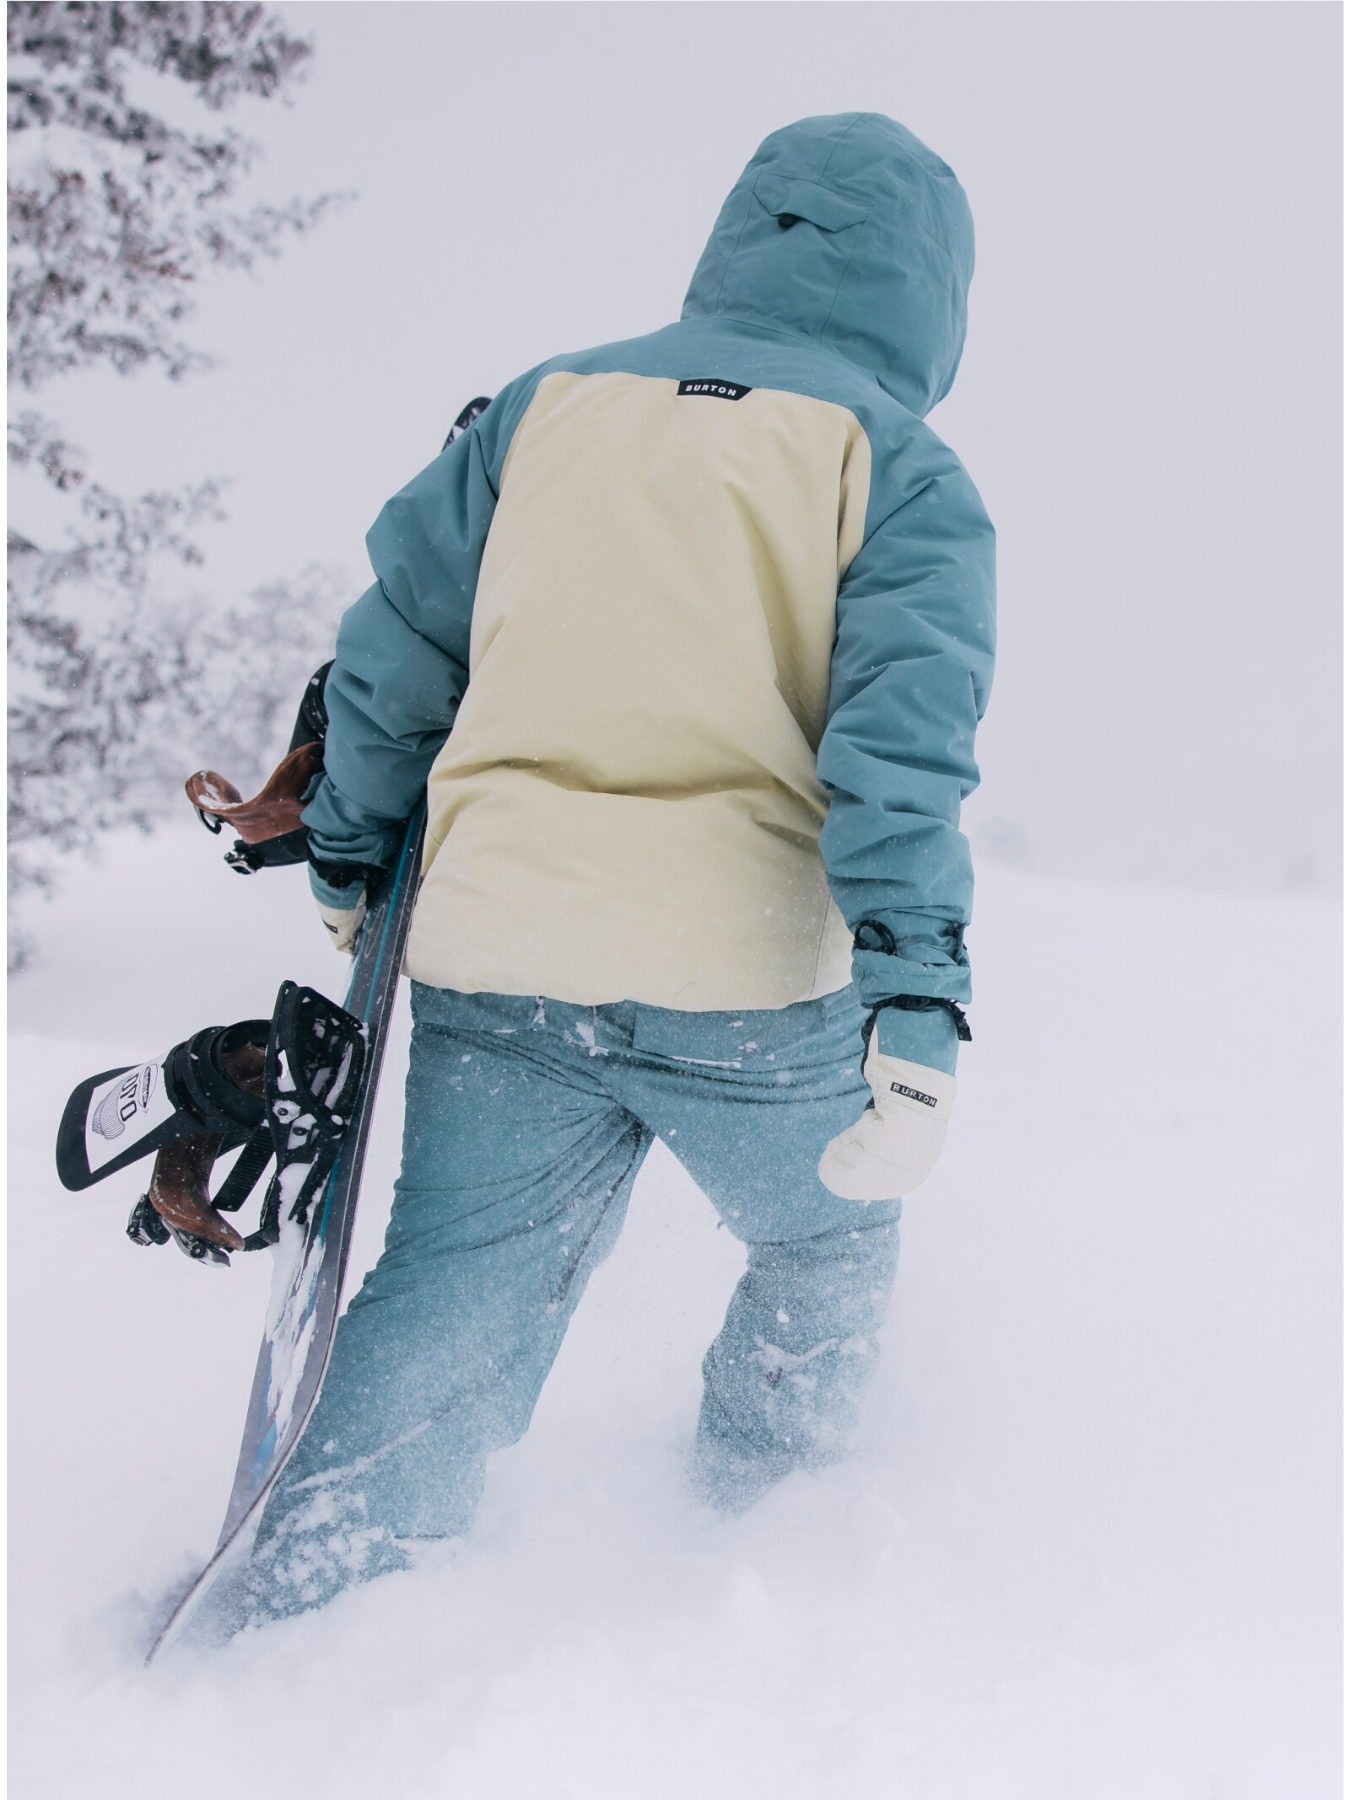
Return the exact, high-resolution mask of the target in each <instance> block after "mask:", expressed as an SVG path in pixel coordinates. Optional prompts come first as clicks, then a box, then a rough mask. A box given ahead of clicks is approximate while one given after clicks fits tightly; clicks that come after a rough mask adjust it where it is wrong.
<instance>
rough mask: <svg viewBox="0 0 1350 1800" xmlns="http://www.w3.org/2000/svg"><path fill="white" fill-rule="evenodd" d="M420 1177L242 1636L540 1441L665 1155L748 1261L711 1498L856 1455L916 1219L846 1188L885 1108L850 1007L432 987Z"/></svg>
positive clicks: (423, 1043) (261, 1571) (334, 1582)
mask: <svg viewBox="0 0 1350 1800" xmlns="http://www.w3.org/2000/svg"><path fill="white" fill-rule="evenodd" d="M413 1018H414V1030H413V1040H412V1055H411V1063H410V1067H409V1071H408V1088H407V1110H406V1118H405V1125H404V1144H403V1169H402V1174H401V1175H400V1178H399V1181H398V1184H397V1188H396V1190H395V1199H394V1206H393V1212H392V1216H391V1218H390V1223H389V1230H388V1235H387V1237H386V1240H385V1250H384V1254H383V1255H382V1256H381V1258H380V1260H379V1262H378V1263H377V1265H376V1266H375V1268H374V1269H373V1270H372V1271H371V1272H370V1274H369V1275H367V1277H366V1279H365V1282H364V1284H363V1286H362V1287H361V1289H360V1291H359V1292H358V1293H357V1294H356V1295H355V1297H354V1298H353V1300H352V1302H351V1305H350V1307H349V1308H348V1310H347V1313H346V1316H345V1317H344V1318H343V1320H342V1321H341V1323H340V1324H339V1326H338V1330H337V1337H336V1341H335V1344H334V1349H333V1359H332V1363H331V1365H330V1367H329V1371H328V1376H327V1379H326V1381H325V1384H324V1388H323V1393H322V1397H321V1399H320V1401H319V1405H318V1407H317V1408H316V1410H315V1413H314V1415H313V1418H312V1419H311V1420H310V1423H309V1426H308V1428H307V1430H306V1432H305V1434H304V1437H303V1438H302V1440H301V1442H300V1444H299V1446H298V1447H297V1450H296V1452H295V1455H294V1457H293V1458H292V1460H291V1462H290V1464H289V1465H288V1467H287V1469H286V1471H285V1473H284V1474H283V1476H282V1478H281V1481H280V1482H279V1484H278V1486H277V1489H276V1490H275V1492H274V1494H273V1496H272V1499H271V1500H270V1502H269V1504H268V1506H267V1509H266V1512H265V1515H264V1519H263V1523H262V1527H261V1529H260V1532H259V1536H258V1540H257V1543H256V1545H255V1548H254V1552H253V1560H252V1563H251V1566H250V1572H249V1576H248V1582H247V1586H248V1590H249V1605H248V1612H249V1615H250V1617H252V1618H253V1619H261V1618H266V1617H269V1616H270V1617H277V1616H280V1615H283V1614H286V1613H289V1612H294V1611H299V1610H302V1609H304V1608H306V1607H309V1606H313V1605H316V1604H321V1603H322V1602H324V1601H325V1600H327V1599H329V1598H330V1597H331V1596H332V1595H333V1594H334V1593H336V1592H337V1591H338V1590H339V1589H341V1588H342V1587H345V1586H346V1585H348V1584H349V1583H350V1582H352V1581H357V1580H364V1579H368V1578H369V1577H370V1576H372V1575H376V1574H379V1573H380V1572H382V1571H383V1570H385V1569H389V1568H397V1567H401V1566H404V1564H405V1562H406V1560H407V1559H406V1550H405V1545H406V1544H407V1542H408V1540H413V1539H419V1538H447V1537H454V1536H458V1535H460V1534H461V1533H463V1532H464V1531H465V1530H466V1529H467V1527H468V1525H469V1522H470V1520H471V1518H472V1516H473V1511H474V1507H475V1504H476V1502H477V1500H478V1496H479V1492H480V1490H481V1488H482V1483H483V1469H484V1462H485V1459H486V1457H487V1455H488V1453H489V1452H490V1451H492V1450H497V1449H501V1448H503V1447H504V1446H505V1445H507V1444H512V1443H514V1442H515V1441H516V1440H517V1439H518V1438H519V1437H520V1436H521V1435H522V1433H523V1432H524V1431H525V1428H526V1426H527V1425H528V1424H529V1421H530V1416H531V1414H532V1413H533V1411H534V1407H535V1402H536V1401H537V1399H538V1397H539V1392H540V1389H541V1388H542V1386H543V1383H544V1379H545V1377H546V1376H547V1374H548V1371H549V1369H550V1367H551V1366H552V1363H553V1359H554V1357H555V1356H556V1355H557V1353H558V1348H559V1346H560V1344H561V1343H562V1338H563V1333H564V1332H565V1331H566V1329H567V1324H568V1320H569V1319H570V1318H571V1315H572V1311H573V1309H574V1308H575V1306H576V1304H577V1301H578V1300H579V1299H580V1297H581V1294H582V1290H583V1289H584V1288H585V1285H586V1282H587V1280H588V1279H589V1277H590V1275H591V1273H592V1271H593V1270H594V1269H596V1268H597V1267H598V1266H599V1264H600V1263H601V1262H602V1261H603V1260H604V1258H605V1257H606V1256H607V1255H608V1254H609V1252H610V1250H611V1249H612V1248H613V1246H614V1243H615V1240H616V1239H617V1237H618V1234H619V1228H620V1226H621V1225H622V1223H623V1217H624V1210H625V1208H626V1206H627V1203H628V1196H629V1193H630V1192H631V1189H632V1186H633V1180H634V1177H635V1176H636V1174H637V1171H638V1168H639V1166H640V1165H641V1162H642V1159H643V1157H644V1155H645V1154H646V1152H647V1149H648V1147H649V1145H650V1144H651V1142H652V1139H653V1138H654V1137H659V1138H661V1140H662V1141H663V1142H664V1143H665V1144H667V1145H668V1146H669V1148H670V1149H671V1150H672V1151H673V1152H674V1154H675V1155H676V1156H677V1157H678V1158H679V1160H680V1161H681V1162H682V1163H683V1165H684V1167H685V1168H686V1169H687V1170H688V1172H689V1174H690V1175H691V1176H692V1177H693V1179H694V1180H695V1181H696V1182H697V1183H698V1185H699V1187H700V1188H702V1190H703V1192H704V1193H705V1194H706V1195H707V1196H708V1198H709V1199H710V1200H711V1201H712V1204H713V1205H714V1206H715V1207H716V1209H717V1211H718V1213H719V1214H720V1216H721V1218H722V1220H723V1222H724V1224H725V1225H726V1227H727V1229H728V1230H729V1231H731V1232H733V1233H734V1235H735V1236H736V1237H738V1238H739V1239H740V1240H741V1241H742V1242H743V1243H744V1244H745V1246H746V1248H747V1251H748V1267H747V1269H746V1273H745V1275H744V1277H743V1279H742V1280H741V1282H740V1284H739V1285H738V1287H737V1288H736V1290H735V1292H734V1294H733V1295H732V1298H731V1303H730V1306H729V1307H728V1310H727V1315H726V1321H725V1323H724V1324H723V1326H722V1329H721V1331H720V1333H719V1334H718V1336H717V1338H716V1340H715V1342H714V1343H713V1345H712V1347H711V1349H710V1350H709V1351H708V1354H707V1357H706V1359H705V1361H704V1365H703V1376H704V1395H703V1404H702V1410H701V1414H700V1417H699V1422H698V1437H697V1446H696V1459H695V1469H696V1480H697V1485H698V1487H699V1488H700V1489H701V1491H702V1493H703V1494H704V1496H705V1497H706V1498H708V1499H710V1500H711V1501H713V1502H714V1503H720V1504H723V1505H726V1506H729V1507H736V1506H740V1505H744V1504H746V1503H747V1502H748V1501H749V1500H751V1499H753V1498H754V1497H755V1496H756V1494H757V1493H758V1492H760V1491H762V1490H763V1489H764V1488H765V1487H766V1486H768V1485H769V1484H770V1483H771V1482H773V1481H776V1480H777V1479H779V1478H780V1477H781V1476H783V1475H785V1474H787V1473H788V1472H790V1471H791V1470H793V1469H797V1468H802V1467H810V1466H818V1465H821V1464H824V1463H827V1462H831V1461H834V1460H836V1459H837V1458H838V1457H839V1456H841V1455H842V1454H843V1453H844V1450H845V1449H846V1446H847V1440H848V1435H849V1432H850V1428H851V1426H852V1424H853V1421H854V1418H855V1414H856V1411H857V1406H858V1402H859V1400H860V1398H861V1396H862V1393H863V1390H864V1388H865V1386H866V1384H867V1381H868V1378H869V1376H870V1374H871V1371H872V1368H873V1365H874V1363H875V1360H876V1355H877V1346H876V1333H877V1329H878V1327H879V1326H880V1325H881V1323H882V1321H883V1319H884V1317H885V1313H886V1306H887V1301H888V1298H889V1295H890V1290H891V1285H892V1282H893V1279H894V1274H895V1264H896V1250H897V1237H898V1226H897V1221H898V1218H899V1213H900V1204H899V1202H898V1201H895V1202H888V1203H882V1204H873V1205H870V1206H862V1205H858V1204H857V1203H854V1202H850V1201H844V1200H838V1199H836V1198H835V1197H834V1196H833V1195H832V1194H831V1193H829V1191H828V1190H827V1189H826V1188H824V1187H823V1186H822V1185H821V1183H820V1180H819V1178H818V1177H817V1174H816V1163H817V1159H818V1158H819V1156H820V1153H821V1151H822V1150H823V1149H824V1147H825V1144H826V1143H827V1141H828V1140H829V1139H830V1138H831V1137H833V1136H834V1135H835V1133H836V1132H839V1131H842V1130H843V1129H844V1128H845V1126H847V1125H849V1124H851V1123H852V1122H853V1120H854V1119H856V1118H857V1117H858V1115H859V1113H860V1112H861V1111H862V1109H863V1107H864V1106H865V1104H866V1103H867V1100H868V1097H869V1096H868V1092H867V1088H866V1086H865V1084H864V1082H863V1080H862V1076H861V1074H860V1072H859V1060H860V1055H861V1051H862V1042H861V1037H860V1030H861V1024H862V1012H861V1009H860V1007H859V1005H858V1002H857V1000H856V998H855V996H854V991H853V989H852V988H851V987H850V988H844V989H842V990H841V991H840V992H839V993H837V994H832V995H829V996H827V997H826V998H825V999H823V1000H812V1001H804V1002H801V1003H800V1004H798V1005H795V1006H788V1007H784V1008H782V1009H779V1010H775V1011H769V1012H742V1013H680V1012H670V1011H666V1010H664V1009H662V1008H658V1007H651V1006H640V1005H636V1004H632V1003H623V1004H617V1005H609V1006H595V1007H591V1006H573V1005H564V1004H563V1003H561V1002H558V1001H554V1000H548V999H543V1000H535V999H527V998H523V997H519V996H509V995H500V994H460V993H455V992H450V991H446V990H442V989H438V988H430V987H424V986H421V985H420V984H418V983H414V984H413Z"/></svg>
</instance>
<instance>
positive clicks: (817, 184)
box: [681, 113, 975, 417]
mask: <svg viewBox="0 0 1350 1800" xmlns="http://www.w3.org/2000/svg"><path fill="white" fill-rule="evenodd" d="M974 268H975V232H974V226H973V224H972V222H971V217H970V207H969V206H968V204H967V203H966V196H965V192H964V190H963V189H962V187H961V184H960V182H959V181H958V180H957V179H956V177H955V175H953V174H952V172H951V170H950V169H949V168H948V167H947V165H946V163H944V162H943V161H942V160H941V159H940V158H939V157H936V156H934V154H933V152H932V151H931V150H929V149H928V148H927V146H926V145H924V144H921V143H920V142H919V140H918V138H916V137H915V136H914V134H913V133H912V132H909V131H906V130H905V128H904V126H903V125H897V124H896V122H895V120H894V119H888V118H886V117H885V116H884V115H883V114H881V113H840V114H836V115H834V116H832V117H827V118H815V119H799V120H798V121H797V123H796V124H795V125H785V126H784V127H783V129H782V130H781V131H775V132H774V133H773V134H772V136H770V137H767V138H765V140H764V142H763V143H762V144H761V145H760V147H759V149H758V150H757V151H756V152H755V154H754V156H753V157H752V158H751V160H750V163H749V165H748V167H747V168H746V170H745V173H744V174H743V175H742V176H741V178H740V180H739V181H738V182H737V183H736V185H735V187H734V188H732V190H731V192H730V194H729V195H728V196H727V200H726V203H725V205H724V206H723V208H722V211H721V213H720V214H719V215H718V219H717V223H716V225H714V227H713V232H712V236H711V237H710V238H709V239H708V244H707V248H706V249H705V250H704V252H703V255H702V257H701V258H700V260H699V264H698V267H697V268H696V269H695V271H694V279H693V281H692V282H691V283H690V286H689V292H688V294H687V295H686V296H685V302H684V308H683V311H682V313H681V317H682V318H686V319H688V318H696V317H701V316H710V315H719V316H721V317H726V318H732V319H739V320H743V321H745V322H746V323H749V324H755V325H763V326H767V327H770V328H772V329H773V330H776V331H786V332H791V333H795V334H798V335H801V336H804V337H808V338H811V339H813V340H814V341H816V342H818V343H821V344H823V345H825V346H826V347H828V348H829V349H831V350H834V351H835V352H837V353H838V354H839V355H841V356H845V357H847V358H848V360H849V361H850V362H852V363H855V364H857V365H858V366H859V367H860V368H863V369H865V370H866V371H867V372H868V374H870V375H872V376H873V377H874V378H875V379H876V381H877V382H879V384H880V385H881V386H882V387H883V388H884V389H885V390H886V392H887V393H888V394H891V395H892V396H893V397H894V398H895V399H897V400H899V401H900V402H901V404H902V405H904V406H906V407H908V408H909V410H910V411H911V412H914V413H917V414H918V415H919V416H920V417H922V416H923V415H924V414H925V413H927V412H928V411H930V409H931V408H932V407H934V406H936V405H937V403H938V401H939V400H940V399H941V398H942V396H943V395H944V394H945V393H946V392H947V390H948V388H950V386H951V384H952V382H953V380H954V379H955V376H956V370H957V365H958V364H959V363H960V360H961V349H962V345H963V344H964V343H965V336H966V294H967V290H968V289H969V287H970V278H971V275H972V274H973V272H974Z"/></svg>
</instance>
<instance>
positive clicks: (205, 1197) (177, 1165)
mask: <svg viewBox="0 0 1350 1800" xmlns="http://www.w3.org/2000/svg"><path fill="white" fill-rule="evenodd" d="M305 748H306V749H307V750H313V749H317V748H318V746H317V745H315V744H306V745H305ZM286 761H287V762H289V761H290V758H289V757H287V759H286ZM285 766H286V764H285V763H283V764H282V765H281V767H282V768H283V769H284V768H285ZM279 773H280V770H278V774H279ZM196 779H197V777H196V776H195V775H194V776H193V780H194V781H195V780H196ZM206 779H207V780H214V779H215V778H214V777H213V776H208V777H206ZM273 779H274V780H275V779H276V777H275V776H274V777H273ZM264 791H266V790H264ZM189 792H191V786H190V784H189ZM195 804H196V803H195V802H194V805H195ZM221 1067H222V1069H223V1070H224V1071H225V1073H226V1074H227V1075H228V1076H229V1078H230V1080H231V1081H232V1082H233V1083H234V1084H235V1086H236V1087H240V1088H242V1089H243V1090H244V1092H245V1093H246V1094H253V1095H255V1096H257V1097H258V1098H259V1099H261V1098H262V1093H263V1067H264V1054H263V1048H262V1045H261V1044H241V1045H240V1046H239V1047H238V1049H236V1050H231V1051H230V1052H228V1054H227V1055H225V1056H224V1057H222V1059H221ZM220 1145H221V1139H220V1137H219V1136H218V1135H216V1134H215V1133H206V1134H203V1135H202V1136H200V1137H185V1138H175V1139H174V1141H173V1142H172V1143H169V1144H165V1145H164V1146H163V1147H162V1148H161V1149H160V1151H159V1152H158V1154H157V1155H156V1157H155V1166H154V1170H153V1171H152V1173H151V1176H150V1204H151V1206H153V1207H154V1209H155V1211H156V1212H157V1213H158V1214H159V1216H160V1218H161V1219H163V1221H164V1223H165V1224H166V1225H173V1226H175V1227H176V1228H177V1229H178V1230H179V1231H186V1232H190V1233H191V1234H192V1235H193V1236H194V1237H204V1238H207V1239H208V1240H209V1241H210V1242H211V1243H213V1244H220V1245H222V1246H223V1247H224V1248H225V1249H226V1250H242V1249H243V1247H244V1240H243V1238H241V1237H240V1235H239V1233H238V1232H237V1231H236V1230H235V1228H234V1226H233V1225H231V1224H230V1223H229V1221H228V1220H227V1219H225V1218H223V1217H222V1216H221V1214H220V1213H218V1212H217V1211H216V1209H215V1207H214V1206H213V1205H212V1204H211V1190H210V1187H209V1186H208V1183H209V1181H210V1178H211V1170H212V1168H213V1166H214V1164H215V1160H216V1157H217V1155H218V1154H219V1152H220Z"/></svg>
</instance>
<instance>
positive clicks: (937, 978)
mask: <svg viewBox="0 0 1350 1800" xmlns="http://www.w3.org/2000/svg"><path fill="white" fill-rule="evenodd" d="M853 981H854V985H855V986H856V988H857V990H858V998H859V999H860V1000H861V1001H862V1003H863V1005H864V1006H876V1005H877V1004H878V1003H879V1002H880V1001H882V1000H892V999H894V997H895V996H896V995H897V994H918V995H923V996H925V997H926V998H928V999H930V1000H956V1001H959V1002H960V1003H961V1004H962V1005H964V1004H965V1003H966V1002H967V1001H969V999H970V964H969V963H968V962H967V961H966V956H965V951H964V950H963V951H962V952H961V957H960V961H959V962H951V963H924V962H911V961H910V960H909V958H908V957H905V956H900V955H887V953H886V952H885V951H884V950H855V951H854V952H853Z"/></svg>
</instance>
